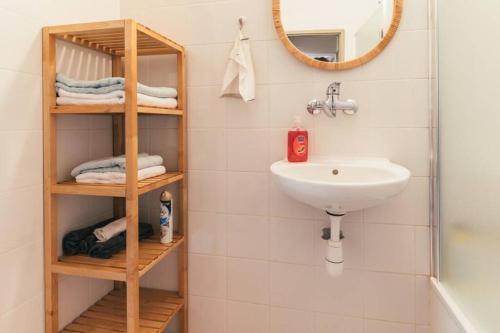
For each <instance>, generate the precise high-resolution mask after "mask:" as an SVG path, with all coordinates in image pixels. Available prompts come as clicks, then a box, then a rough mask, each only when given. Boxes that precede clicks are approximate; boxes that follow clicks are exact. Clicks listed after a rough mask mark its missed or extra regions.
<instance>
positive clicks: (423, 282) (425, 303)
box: [415, 276, 431, 325]
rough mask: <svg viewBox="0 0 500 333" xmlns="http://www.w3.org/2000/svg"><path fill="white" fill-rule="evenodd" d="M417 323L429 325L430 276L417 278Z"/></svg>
mask: <svg viewBox="0 0 500 333" xmlns="http://www.w3.org/2000/svg"><path fill="white" fill-rule="evenodd" d="M415 283H416V285H415V321H416V323H417V324H427V325H428V324H429V308H430V292H431V291H430V280H429V277H428V276H417V277H416V278H415Z"/></svg>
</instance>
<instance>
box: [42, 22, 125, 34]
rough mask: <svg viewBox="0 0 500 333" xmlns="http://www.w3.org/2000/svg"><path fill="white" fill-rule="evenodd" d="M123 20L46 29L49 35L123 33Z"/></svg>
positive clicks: (57, 26)
mask: <svg viewBox="0 0 500 333" xmlns="http://www.w3.org/2000/svg"><path fill="white" fill-rule="evenodd" d="M124 24H125V20H115V21H103V22H91V23H77V24H66V25H56V26H51V27H47V31H48V33H50V34H73V33H80V34H84V33H93V32H99V33H112V32H118V31H123V28H124Z"/></svg>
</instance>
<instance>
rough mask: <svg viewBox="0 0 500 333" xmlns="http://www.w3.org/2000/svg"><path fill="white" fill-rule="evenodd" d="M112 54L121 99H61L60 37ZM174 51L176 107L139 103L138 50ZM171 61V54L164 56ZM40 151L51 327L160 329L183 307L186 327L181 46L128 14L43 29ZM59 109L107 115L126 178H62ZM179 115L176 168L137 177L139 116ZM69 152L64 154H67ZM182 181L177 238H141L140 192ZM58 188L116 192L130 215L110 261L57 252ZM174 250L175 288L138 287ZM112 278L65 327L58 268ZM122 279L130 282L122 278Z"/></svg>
mask: <svg viewBox="0 0 500 333" xmlns="http://www.w3.org/2000/svg"><path fill="white" fill-rule="evenodd" d="M57 40H60V41H65V42H69V43H72V44H75V45H77V46H81V47H84V48H88V49H92V50H95V51H98V52H102V53H105V54H107V55H110V57H109V58H110V60H111V64H112V68H111V71H112V75H113V76H116V77H124V78H125V87H124V91H125V103H124V105H88V106H74V105H73V106H56V102H57V96H56V91H55V89H54V87H55V84H56V71H57V66H56V64H57V52H56V41H57ZM155 54H167V55H168V54H171V55H173V56H175V57H176V61H177V66H176V69H175V70H174V71H175V72H176V74H177V91H178V96H177V102H178V107H177V108H176V109H166V108H158V107H148V106H141V105H138V101H137V83H138V82H137V76H138V73H137V67H138V56H140V55H155ZM165 60H169V61H170V59H166V57H165ZM42 65H43V66H42V68H43V155H44V168H43V169H44V176H43V179H44V187H43V190H44V191H43V192H44V240H45V242H44V267H45V279H44V284H45V332H46V333H58V332H64V333H70V332H72V333H78V332H80V333H118V332H127V333H157V332H158V333H159V332H162V331H163V330H164V329H165V328H166V326H167V325H168V324H169V322H170V320H171V319H172V317H173V316H174V315H175V314H176V313H177V312H179V315H178V317H179V332H181V333H187V332H188V311H187V306H188V304H187V301H185V300H184V299H185V298H186V297H187V295H188V281H187V280H188V274H187V272H188V265H187V235H188V225H187V200H188V195H187V179H186V177H185V176H184V175H185V172H186V170H187V167H186V164H187V133H186V132H187V117H185V115H186V112H187V109H186V104H187V103H186V99H187V98H186V54H185V49H184V47H183V46H181V45H179V44H177V43H175V42H174V41H172V40H170V39H169V38H167V37H164V36H162V35H160V34H158V33H157V32H154V31H153V30H151V29H149V28H147V27H146V26H144V25H141V24H139V23H137V22H135V21H134V20H131V19H122V20H115V21H107V22H94V23H83V24H69V25H60V26H51V27H44V28H43V38H42ZM60 114H109V115H111V118H112V126H113V128H112V135H111V136H112V141H113V156H119V155H125V159H126V162H127V163H126V164H127V170H128V171H129V172H128V174H127V177H126V178H127V183H126V184H124V185H104V184H102V185H101V184H77V183H76V182H75V181H74V180H70V181H64V182H61V183H57V179H58V178H59V177H58V173H57V165H58V158H59V157H58V156H57V155H58V154H57V152H58V142H57V141H58V140H57V118H58V115H60ZM140 114H151V115H169V116H177V117H178V119H177V120H178V121H177V125H178V126H177V137H178V153H177V165H178V169H177V170H178V172H169V173H166V174H164V175H161V176H157V177H152V178H148V179H145V180H142V181H138V179H137V172H138V162H137V160H138V153H139V152H138V145H137V140H138V136H139V133H138V132H139V126H138V121H139V115H140ZM62 158H64V156H62ZM175 182H177V183H178V193H177V194H178V195H177V197H176V199H175V200H178V201H177V202H178V203H179V204H178V208H179V209H178V212H176V213H175V214H176V219H175V223H176V227H177V228H176V229H177V230H178V235H177V236H174V240H175V241H174V242H173V243H171V244H168V245H163V244H161V243H160V242H159V239H158V238H152V239H150V240H145V241H142V242H138V229H137V228H134V226H135V225H136V224H137V223H138V216H139V204H140V202H139V200H140V198H139V196H140V195H141V194H144V193H146V192H149V191H152V190H155V189H159V188H161V187H163V186H165V185H168V184H172V183H175ZM59 194H69V195H91V196H103V197H113V216H114V218H120V217H122V216H127V230H128V232H127V249H126V251H122V252H120V253H118V254H117V255H115V256H113V257H112V258H110V259H109V260H103V259H94V258H90V257H86V256H73V257H58V251H59V247H60V243H59V239H58V235H59V230H60V229H59V221H58V220H59V219H58V217H59V215H60V214H59V209H60V208H61V207H60V206H61V205H60V204H59V201H60V200H59V199H60V198H59V197H60V196H59ZM174 250H175V253H176V254H177V275H178V281H179V286H178V292H177V293H176V294H173V293H168V292H165V291H160V290H149V289H142V288H140V278H141V277H142V276H143V275H144V274H145V273H146V272H147V271H149V270H150V269H151V268H152V267H154V266H155V265H156V264H157V263H159V262H160V261H161V260H162V259H163V258H164V257H165V256H167V255H169V254H170V253H171V252H172V251H174ZM61 274H65V275H75V276H82V277H89V278H99V279H107V280H113V281H114V282H115V283H114V287H115V289H114V290H113V291H111V292H110V293H109V294H108V295H107V296H105V297H104V298H103V299H101V300H100V301H99V302H97V303H96V304H95V305H94V306H92V307H90V308H89V309H88V310H87V311H86V312H85V313H83V314H82V315H81V316H80V317H79V318H77V319H75V320H74V321H73V322H72V323H71V324H70V325H68V326H66V327H65V328H62V327H59V310H58V309H59V308H61V307H63V306H64V305H63V304H61V305H59V293H58V289H59V275H61ZM124 282H125V283H124Z"/></svg>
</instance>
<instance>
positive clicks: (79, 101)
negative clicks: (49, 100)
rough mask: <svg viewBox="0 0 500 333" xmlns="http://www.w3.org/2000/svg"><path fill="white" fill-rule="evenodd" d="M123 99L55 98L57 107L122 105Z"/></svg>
mask: <svg viewBox="0 0 500 333" xmlns="http://www.w3.org/2000/svg"><path fill="white" fill-rule="evenodd" d="M123 101H124V99H123V98H118V97H115V98H107V99H84V98H74V97H57V98H56V103H57V105H100V104H123Z"/></svg>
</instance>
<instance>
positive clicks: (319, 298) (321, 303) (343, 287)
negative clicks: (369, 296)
mask: <svg viewBox="0 0 500 333" xmlns="http://www.w3.org/2000/svg"><path fill="white" fill-rule="evenodd" d="M315 276H316V277H315V282H314V288H315V290H314V309H315V310H316V311H318V312H323V313H333V314H339V315H347V316H354V317H362V316H363V297H364V294H365V293H366V291H364V290H363V272H362V271H358V270H349V269H345V270H344V272H343V273H342V275H341V276H340V277H337V278H336V279H335V280H332V278H331V276H329V275H328V273H327V272H326V270H325V267H324V266H319V267H316V274H315Z"/></svg>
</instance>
